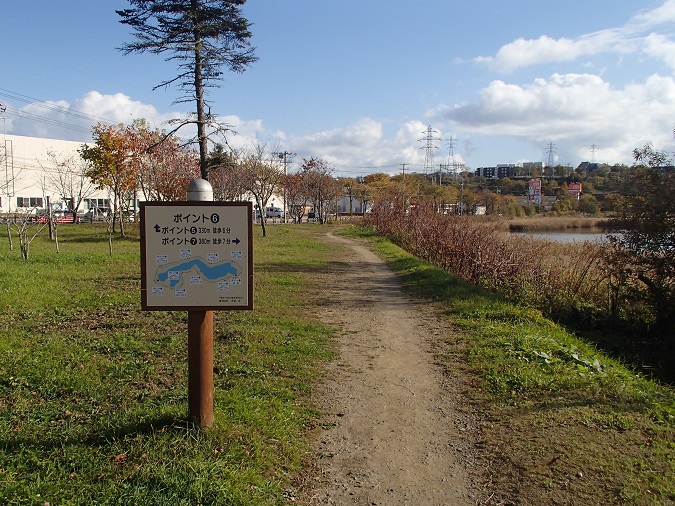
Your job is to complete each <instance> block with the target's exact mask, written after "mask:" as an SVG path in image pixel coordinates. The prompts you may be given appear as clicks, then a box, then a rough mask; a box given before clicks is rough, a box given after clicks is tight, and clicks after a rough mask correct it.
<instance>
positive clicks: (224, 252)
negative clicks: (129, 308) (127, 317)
mask: <svg viewBox="0 0 675 506" xmlns="http://www.w3.org/2000/svg"><path fill="white" fill-rule="evenodd" d="M140 206H141V214H140V216H141V303H142V306H143V309H145V310H150V311H152V310H156V311H164V310H187V311H208V310H227V309H253V223H252V220H251V214H252V212H253V210H252V204H251V203H250V202H198V201H186V202H141V204H140Z"/></svg>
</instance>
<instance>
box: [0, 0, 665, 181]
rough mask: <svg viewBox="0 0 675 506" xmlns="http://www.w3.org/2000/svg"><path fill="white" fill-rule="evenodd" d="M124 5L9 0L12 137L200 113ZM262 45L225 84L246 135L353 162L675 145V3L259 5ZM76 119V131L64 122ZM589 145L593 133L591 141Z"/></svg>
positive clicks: (368, 169) (117, 1)
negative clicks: (141, 39)
mask: <svg viewBox="0 0 675 506" xmlns="http://www.w3.org/2000/svg"><path fill="white" fill-rule="evenodd" d="M127 6H128V3H127V2H126V1H125V0H105V1H101V0H97V1H92V0H64V1H61V2H54V1H53V0H31V1H23V2H5V5H3V10H2V14H3V15H2V21H1V24H2V26H1V29H0V47H2V48H3V58H2V63H1V64H0V103H2V104H3V105H4V106H5V107H6V109H7V110H6V111H5V113H4V114H3V116H4V124H3V125H0V128H2V129H3V133H7V134H15V135H32V136H40V137H50V138H57V139H65V140H76V141H82V142H86V141H89V140H90V135H89V134H90V132H91V126H92V125H93V124H94V123H95V122H96V121H98V120H106V121H112V122H116V123H118V122H130V121H131V120H133V119H134V118H140V117H142V118H146V119H148V120H149V121H151V122H152V123H153V124H154V125H156V126H158V127H164V126H165V125H164V123H163V122H164V121H166V120H167V119H169V118H173V117H176V116H178V115H180V114H181V113H184V112H186V111H188V110H190V109H189V108H188V106H187V104H173V101H174V100H176V99H177V98H179V97H180V91H179V90H177V89H175V88H168V89H160V90H155V91H153V90H152V88H153V86H155V85H157V84H159V83H160V82H162V81H163V80H165V79H169V78H171V77H173V76H174V74H175V67H174V65H173V64H171V63H167V62H165V61H163V59H162V58H161V57H159V56H156V55H129V56H124V55H123V54H122V53H121V52H119V51H118V50H116V48H117V47H119V46H121V45H122V44H123V43H125V42H129V41H131V36H130V33H129V30H128V28H127V27H126V26H124V25H122V24H120V23H119V21H118V19H119V18H118V16H117V14H116V13H115V9H121V8H125V7H127ZM243 12H244V15H245V16H246V17H247V18H248V19H249V20H250V21H251V23H253V26H252V32H253V39H252V43H253V45H254V46H255V47H256V48H257V49H256V54H257V56H258V58H259V60H258V61H257V62H255V63H254V64H253V65H252V66H251V67H250V68H249V69H248V70H247V71H246V72H244V73H242V74H226V75H225V78H224V81H223V82H222V83H221V87H220V88H218V89H215V90H211V92H210V95H209V97H208V98H209V101H210V103H211V106H212V112H214V113H217V114H218V115H220V116H221V117H222V120H223V121H224V122H226V123H228V124H231V125H233V127H234V130H235V131H236V135H232V136H231V137H230V138H228V142H230V144H231V145H233V146H235V147H241V148H246V147H249V146H251V145H252V143H254V142H256V139H259V140H261V141H263V142H269V143H270V144H271V145H275V146H276V145H277V144H278V145H279V147H280V148H281V149H283V150H286V151H290V152H294V153H296V154H297V156H296V157H295V160H296V165H297V162H299V161H300V160H301V159H302V158H307V157H309V156H321V157H324V158H326V159H327V160H329V161H330V162H331V163H332V164H333V165H334V167H335V170H336V173H338V174H340V175H351V176H357V175H362V174H368V173H372V172H388V173H391V174H394V173H398V172H400V170H401V164H403V163H405V164H408V165H407V166H406V170H407V171H408V170H412V171H420V172H422V171H423V170H424V160H425V150H424V149H423V148H424V146H425V143H424V142H422V141H421V139H423V137H424V135H425V130H426V128H427V127H428V126H431V127H432V128H433V130H434V138H436V139H439V140H436V141H435V142H434V147H435V148H437V149H434V163H435V165H438V164H441V163H447V162H448V159H449V151H450V150H449V144H450V139H453V146H454V155H455V160H456V161H457V162H464V163H466V164H467V166H468V167H469V168H471V169H475V168H477V167H481V166H491V165H496V164H499V163H522V162H524V161H543V162H546V161H547V159H548V156H549V155H548V153H547V146H548V145H549V143H553V147H554V157H555V161H556V162H559V163H565V164H571V165H573V166H576V165H577V164H579V163H580V162H581V161H585V160H590V159H591V158H592V157H594V159H595V161H598V162H606V163H611V164H613V163H631V161H632V160H631V152H632V149H633V148H635V147H638V146H641V145H643V144H645V143H646V142H652V143H653V144H654V145H655V146H656V147H657V148H659V149H664V150H667V151H672V150H673V135H672V132H673V127H674V126H675V76H674V71H675V30H674V28H675V0H642V1H635V0H591V1H583V2H582V1H579V0H568V1H567V2H542V1H541V0H512V1H510V2H503V1H496V0H474V1H471V2H451V1H448V0H418V1H416V2H412V1H410V0H407V1H402V0H285V1H280V0H249V1H248V3H247V4H246V5H245V7H244V9H243ZM64 124H65V126H64ZM591 146H595V149H594V151H591Z"/></svg>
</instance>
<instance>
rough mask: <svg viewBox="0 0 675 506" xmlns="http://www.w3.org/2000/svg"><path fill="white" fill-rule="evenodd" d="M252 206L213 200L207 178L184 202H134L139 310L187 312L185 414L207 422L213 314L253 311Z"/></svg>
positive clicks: (190, 190)
mask: <svg viewBox="0 0 675 506" xmlns="http://www.w3.org/2000/svg"><path fill="white" fill-rule="evenodd" d="M252 213H253V208H252V204H251V203H250V202H213V191H212V189H211V185H210V183H209V182H208V181H206V180H204V179H195V180H193V181H192V182H191V183H190V184H189V185H188V191H187V201H185V202H142V203H141V302H142V306H143V309H145V310H149V311H154V310H156V311H166V310H180V309H184V310H187V312H188V415H189V417H190V419H192V420H193V421H194V422H195V423H196V424H198V425H199V426H200V427H211V426H212V425H213V311H214V310H232V309H253V222H252Z"/></svg>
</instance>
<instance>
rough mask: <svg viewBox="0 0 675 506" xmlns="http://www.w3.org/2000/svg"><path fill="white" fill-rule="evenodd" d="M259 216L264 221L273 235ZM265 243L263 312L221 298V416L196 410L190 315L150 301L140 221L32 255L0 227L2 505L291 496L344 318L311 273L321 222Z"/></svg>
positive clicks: (259, 292) (69, 238) (272, 500)
mask: <svg viewBox="0 0 675 506" xmlns="http://www.w3.org/2000/svg"><path fill="white" fill-rule="evenodd" d="M258 232H259V230H256V233H258ZM269 232H270V233H269V237H268V238H265V239H262V238H260V236H259V235H257V236H256V238H255V241H254V246H255V255H254V256H255V297H254V298H255V307H256V308H255V310H254V311H252V312H250V311H246V312H244V311H230V312H218V313H216V315H215V324H214V327H215V328H214V338H215V344H214V357H215V358H214V382H215V400H214V406H215V424H214V427H213V428H212V429H209V430H199V429H197V428H195V427H194V426H192V424H191V423H189V421H188V420H187V418H186V415H187V363H186V362H187V357H186V353H187V350H186V339H187V313H186V312H180V311H175V312H143V311H141V308H140V259H139V242H138V231H137V230H134V229H131V230H130V234H131V237H130V238H129V239H116V240H115V241H114V244H113V255H112V256H110V255H109V254H108V245H107V235H106V233H105V229H104V228H103V227H102V226H96V225H86V224H85V225H77V226H73V225H63V226H60V227H59V239H60V249H61V252H60V253H58V254H57V253H56V251H55V248H54V245H53V244H52V243H50V242H49V240H48V238H47V237H46V235H45V236H40V237H38V238H37V239H35V241H34V242H33V244H32V245H31V255H30V259H29V260H28V261H22V260H21V259H20V258H19V253H18V251H14V252H12V253H10V251H9V247H8V242H7V238H6V235H4V234H3V235H2V236H1V237H0V252H1V253H0V287H1V288H0V306H1V307H2V308H3V311H2V314H1V316H0V503H2V504H11V505H14V504H17V505H18V504H38V505H42V504H45V503H50V504H51V505H55V504H59V505H61V504H73V505H75V504H77V505H79V504H87V505H89V504H128V505H132V504H133V505H136V504H144V505H152V504H157V505H167V504H171V505H180V504H186V505H187V504H191V505H194V504H213V505H250V504H260V505H265V504H282V503H287V502H288V499H289V497H291V495H292V493H293V492H292V491H293V480H295V479H297V478H298V476H299V475H301V473H302V469H303V466H304V464H305V459H306V458H307V448H306V444H307V443H306V439H305V438H304V435H305V434H306V431H307V429H308V427H311V426H312V425H313V424H315V421H316V418H317V416H318V414H317V413H316V412H315V411H314V409H313V408H312V405H311V403H310V400H309V399H310V395H311V392H312V385H313V382H314V381H315V379H316V376H317V374H319V373H320V364H321V363H322V361H324V360H328V359H330V356H331V355H330V351H329V347H328V341H329V337H330V334H331V331H330V329H328V328H325V327H323V326H321V325H319V324H318V323H317V322H316V321H315V320H314V319H313V318H312V316H311V315H312V311H308V310H307V309H308V308H307V304H308V301H305V300H304V299H303V287H304V286H305V285H306V283H308V282H309V281H310V280H311V271H312V269H319V268H322V266H323V265H326V264H327V262H329V261H330V256H331V249H329V248H327V247H325V246H324V245H323V244H322V243H321V242H319V241H317V240H315V238H314V237H313V234H316V233H318V229H317V228H316V227H274V228H273V229H272V230H270V231H269Z"/></svg>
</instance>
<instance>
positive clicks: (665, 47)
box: [474, 0, 675, 73]
mask: <svg viewBox="0 0 675 506" xmlns="http://www.w3.org/2000/svg"><path fill="white" fill-rule="evenodd" d="M672 23H675V0H667V1H666V2H664V3H663V4H662V5H661V6H660V7H658V8H656V9H653V10H650V11H642V12H640V13H639V14H637V15H636V16H634V17H633V18H631V19H630V20H629V21H628V22H627V23H626V24H625V25H624V26H622V27H619V28H609V29H606V30H599V31H597V32H593V33H589V34H586V35H582V36H580V37H577V38H575V39H570V38H564V37H563V38H560V39H553V38H551V37H548V36H547V35H541V36H540V37H539V38H537V39H523V38H519V39H516V40H515V41H513V42H509V43H508V44H506V45H504V46H502V47H501V48H500V49H499V50H498V51H497V53H496V54H495V55H494V56H478V57H476V58H474V62H475V63H478V64H479V65H484V66H487V67H488V68H490V69H492V70H494V71H497V72H503V73H508V72H513V71H515V70H518V69H520V68H524V67H529V66H532V65H540V64H546V63H553V62H571V61H576V60H577V59H579V58H581V57H587V56H594V55H598V54H601V53H613V54H620V55H623V54H644V55H647V56H649V57H652V58H657V59H659V60H661V61H664V62H665V63H667V64H668V65H669V66H670V68H671V69H675V50H674V49H673V46H674V45H675V44H674V43H673V42H671V41H670V40H669V39H668V38H667V37H666V36H664V35H658V34H656V33H653V32H652V30H655V29H657V28H658V27H659V26H662V25H669V24H672Z"/></svg>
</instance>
